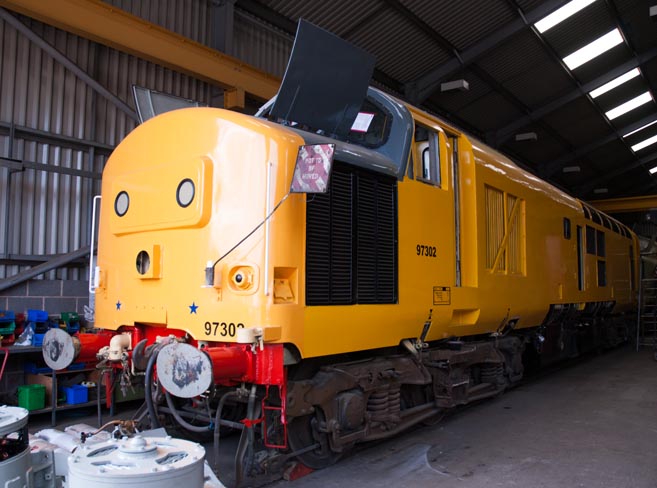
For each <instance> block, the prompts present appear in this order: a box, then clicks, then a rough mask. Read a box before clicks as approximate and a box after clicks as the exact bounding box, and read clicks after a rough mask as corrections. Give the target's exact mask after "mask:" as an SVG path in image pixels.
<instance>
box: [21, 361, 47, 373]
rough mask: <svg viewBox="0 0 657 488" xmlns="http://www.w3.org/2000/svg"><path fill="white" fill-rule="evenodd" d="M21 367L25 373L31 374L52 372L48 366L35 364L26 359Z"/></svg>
mask: <svg viewBox="0 0 657 488" xmlns="http://www.w3.org/2000/svg"><path fill="white" fill-rule="evenodd" d="M23 369H24V370H25V372H26V373H32V374H44V373H52V369H50V368H49V367H47V366H37V364H36V363H33V362H31V361H26V362H25V364H24V365H23Z"/></svg>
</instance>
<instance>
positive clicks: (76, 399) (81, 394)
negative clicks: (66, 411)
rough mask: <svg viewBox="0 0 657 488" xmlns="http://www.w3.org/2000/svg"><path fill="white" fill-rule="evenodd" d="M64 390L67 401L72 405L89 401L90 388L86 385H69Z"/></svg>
mask: <svg viewBox="0 0 657 488" xmlns="http://www.w3.org/2000/svg"><path fill="white" fill-rule="evenodd" d="M64 392H65V393H66V403H68V404H70V405H75V404H77V403H86V402H88V401H89V389H88V388H87V387H86V386H82V385H73V386H67V387H65V388H64Z"/></svg>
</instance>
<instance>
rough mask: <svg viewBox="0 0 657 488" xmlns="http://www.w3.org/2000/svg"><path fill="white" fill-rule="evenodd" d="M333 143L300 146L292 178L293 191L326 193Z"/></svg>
mask: <svg viewBox="0 0 657 488" xmlns="http://www.w3.org/2000/svg"><path fill="white" fill-rule="evenodd" d="M334 151H335V144H313V145H308V146H300V147H299V154H298V156H297V165H296V168H294V178H292V187H291V188H290V191H291V192H293V193H326V190H327V189H328V181H329V175H330V174H331V164H332V163H333V153H334Z"/></svg>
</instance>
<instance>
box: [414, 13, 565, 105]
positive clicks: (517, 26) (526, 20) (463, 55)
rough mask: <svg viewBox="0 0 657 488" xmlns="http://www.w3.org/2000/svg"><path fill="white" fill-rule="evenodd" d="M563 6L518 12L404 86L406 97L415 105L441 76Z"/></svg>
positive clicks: (461, 67)
mask: <svg viewBox="0 0 657 488" xmlns="http://www.w3.org/2000/svg"><path fill="white" fill-rule="evenodd" d="M566 3H567V0H550V1H547V2H544V3H543V4H542V5H541V6H540V7H537V8H535V9H534V10H532V11H531V12H529V13H526V14H523V13H522V12H520V14H521V15H520V16H519V17H518V18H517V19H515V20H513V21H511V22H510V23H509V24H507V25H505V26H504V27H502V28H501V29H499V30H497V31H495V32H493V33H492V34H491V35H489V36H488V37H486V38H485V39H483V40H481V41H479V42H478V43H476V44H474V45H473V46H471V47H469V48H467V49H465V50H463V51H462V52H458V51H456V53H455V56H454V58H452V59H450V60H449V61H447V62H446V63H443V64H441V65H440V66H438V67H437V68H435V69H433V70H431V71H429V72H428V73H426V74H424V75H423V76H421V77H420V78H418V79H417V80H415V81H412V82H410V83H407V84H406V96H407V97H408V98H409V100H411V101H412V102H413V103H415V104H420V103H422V102H424V101H425V100H426V99H427V98H429V96H430V95H431V94H432V93H433V92H434V91H435V90H436V88H437V87H438V85H439V84H440V82H441V80H443V79H444V78H445V77H447V76H449V75H451V74H453V73H456V72H457V71H460V70H461V69H463V68H465V67H466V66H468V65H470V64H472V63H473V62H475V61H476V60H477V59H479V58H480V57H481V56H483V55H484V54H486V53H488V52H490V51H491V50H492V49H494V48H496V47H497V46H499V45H500V44H502V43H503V42H504V41H506V40H507V39H509V38H511V37H512V36H514V35H516V34H517V33H518V32H520V31H522V30H523V29H525V28H526V27H527V26H528V25H531V24H534V23H535V22H537V21H539V20H541V19H542V18H543V17H545V16H546V15H548V14H550V13H552V12H553V11H554V10H556V9H558V8H559V7H561V6H563V5H565V4H566Z"/></svg>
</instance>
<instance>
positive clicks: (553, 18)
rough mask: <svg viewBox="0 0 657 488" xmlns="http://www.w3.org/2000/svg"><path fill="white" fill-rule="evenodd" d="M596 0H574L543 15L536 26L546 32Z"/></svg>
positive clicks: (541, 31)
mask: <svg viewBox="0 0 657 488" xmlns="http://www.w3.org/2000/svg"><path fill="white" fill-rule="evenodd" d="M593 2H595V0H573V1H572V2H568V3H567V4H566V5H564V6H563V7H561V8H560V9H557V10H555V11H554V12H552V13H551V14H550V15H547V16H545V17H543V18H542V19H541V20H539V21H538V22H536V23H535V24H534V27H536V29H537V30H538V32H540V33H541V34H542V33H543V32H546V31H547V30H549V29H551V28H552V27H554V26H555V25H557V24H560V23H561V22H563V21H564V20H566V19H567V18H568V17H571V16H572V15H575V14H576V13H577V12H579V11H580V10H582V9H583V8H584V7H587V6H589V5H591V4H592V3H593Z"/></svg>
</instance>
